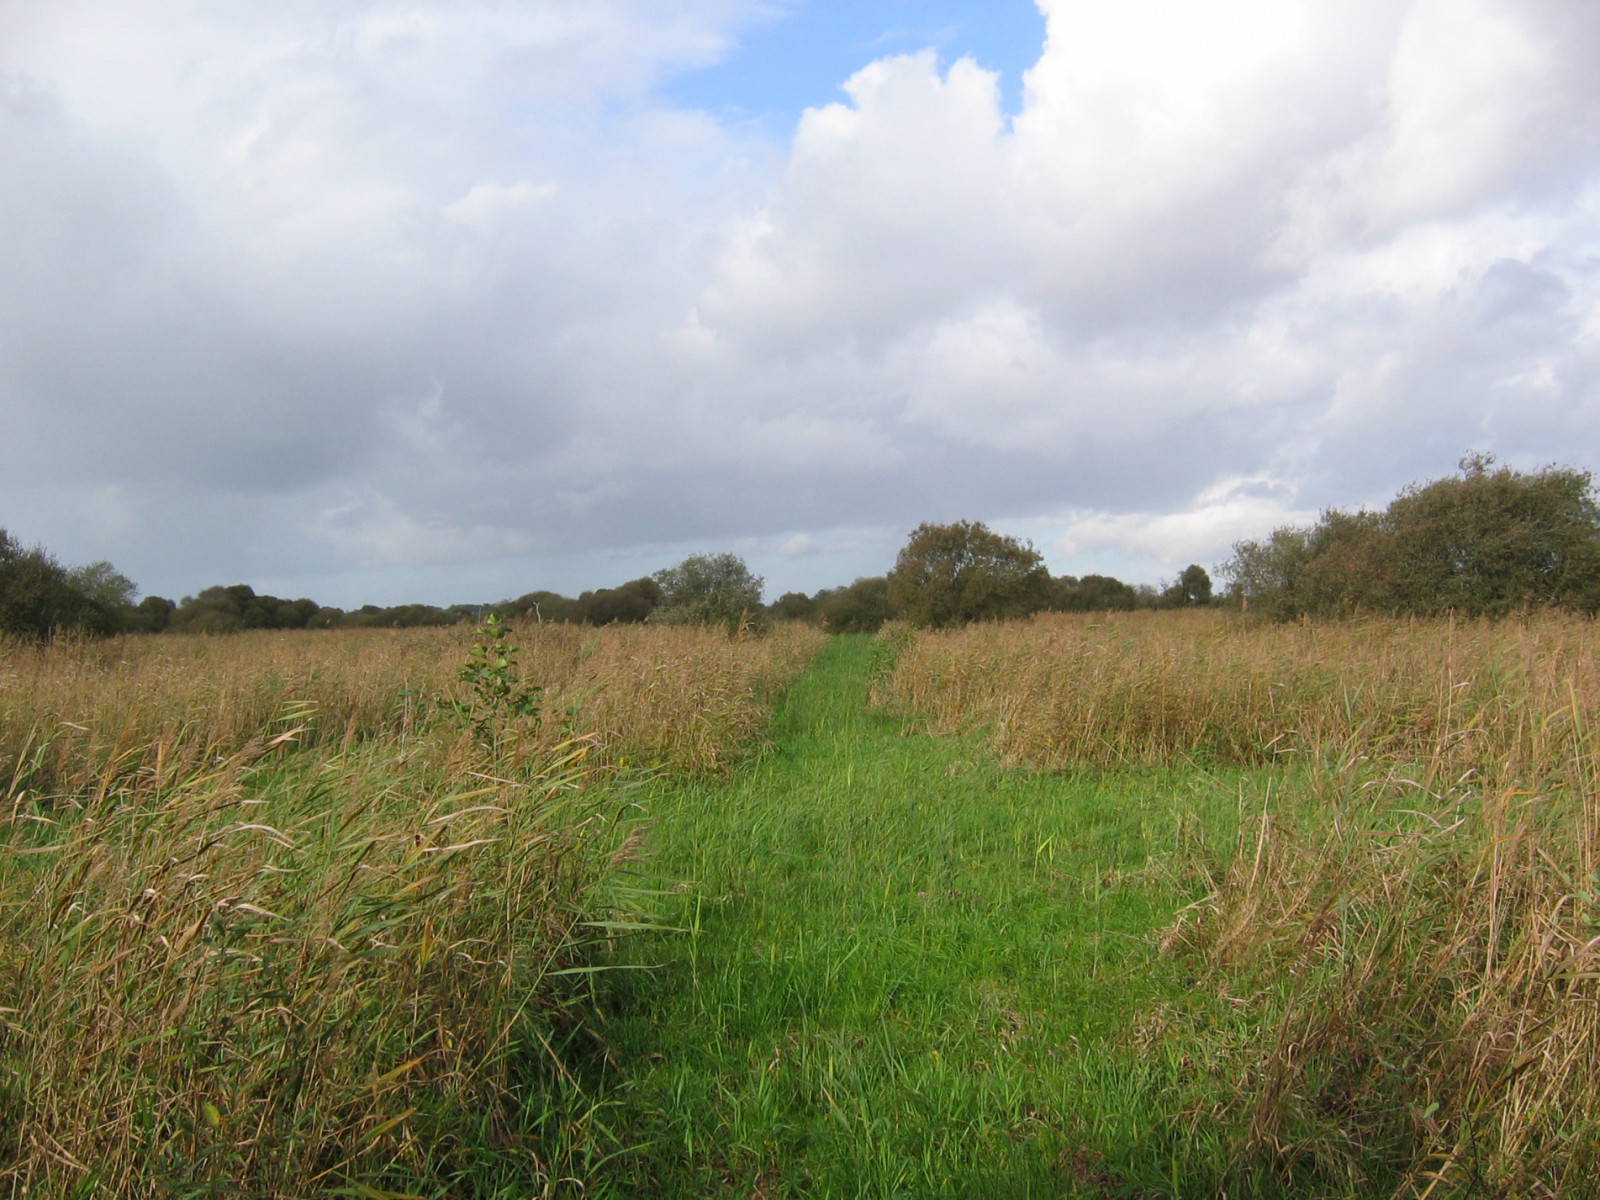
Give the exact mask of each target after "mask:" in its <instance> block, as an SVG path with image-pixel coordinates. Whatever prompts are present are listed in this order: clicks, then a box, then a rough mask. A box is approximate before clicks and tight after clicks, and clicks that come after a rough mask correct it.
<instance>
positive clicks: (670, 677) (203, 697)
mask: <svg viewBox="0 0 1600 1200" xmlns="http://www.w3.org/2000/svg"><path fill="white" fill-rule="evenodd" d="M819 637H820V635H818V634H817V633H815V631H813V630H811V629H809V628H808V627H805V626H801V625H785V626H781V627H779V628H778V629H777V630H775V631H774V632H773V633H772V634H771V635H770V636H768V637H765V638H750V639H732V640H731V639H729V638H728V637H727V636H726V635H725V634H722V633H720V632H718V631H715V630H708V629H700V628H690V627H683V626H675V627H670V628H656V627H644V626H612V627H609V628H606V629H599V630H595V629H582V628H576V627H571V626H566V625H543V626H540V625H526V626H522V627H520V628H519V629H517V630H516V631H515V635H514V639H513V640H514V642H515V643H516V644H517V645H518V646H519V647H520V649H521V663H520V669H521V671H522V674H523V677H524V678H525V679H526V680H528V681H530V682H532V683H535V684H538V685H539V686H540V687H542V688H543V689H544V691H543V696H544V720H543V723H542V726H541V728H540V729H538V730H534V731H530V733H529V736H530V738H531V741H532V742H533V743H534V744H536V745H542V746H545V747H548V746H550V745H552V744H554V743H555V742H558V741H561V740H562V739H564V738H565V737H568V736H571V735H572V734H573V733H575V732H582V733H587V734H591V735H593V737H594V739H595V741H596V745H597V752H598V753H600V754H601V755H602V757H605V756H610V757H624V756H629V755H631V756H633V757H634V758H636V759H644V760H647V761H650V762H653V763H661V764H664V765H666V766H667V767H669V768H671V769H674V770H689V771H701V770H711V769H716V768H719V767H721V766H724V765H726V763H727V762H728V761H730V759H732V758H735V757H737V756H738V755H739V754H741V753H743V752H744V750H745V749H746V748H747V747H748V746H749V744H750V742H751V740H752V739H753V738H755V737H756V736H757V735H758V734H759V732H760V730H761V729H762V728H763V727H764V724H765V721H766V716H767V711H768V707H769V701H770V699H771V697H772V696H773V695H775V694H777V693H778V692H780V691H781V690H782V688H783V687H784V686H785V685H786V684H787V682H788V681H789V680H790V679H792V678H793V677H794V676H795V675H796V674H797V673H798V672H799V671H800V670H801V669H802V668H803V667H804V665H805V663H806V662H808V661H809V660H810V658H811V656H812V655H813V654H814V653H815V652H816V649H817V646H818V645H819ZM475 638H476V634H475V633H474V632H473V631H471V630H470V629H463V628H459V627H457V628H447V629H410V630H328V631H309V632H255V633H243V634H236V635H231V636H227V637H128V638H117V639H112V640H109V641H84V642H77V643H73V642H66V641H61V642H56V643H53V644H51V645H48V646H43V647H41V646H38V645H35V644H34V643H31V642H22V641H5V640H0V763H3V764H5V766H6V767H9V768H10V771H11V773H12V774H16V773H17V772H21V773H22V774H23V775H26V776H28V777H30V778H36V779H37V780H38V781H40V782H41V783H44V782H45V781H64V782H66V783H69V784H71V785H73V786H77V785H79V784H81V783H83V782H84V781H86V780H88V779H90V778H91V777H93V776H95V775H97V774H98V773H100V772H103V771H105V770H112V771H120V770H125V769H131V767H132V766H133V765H135V764H137V765H139V766H143V765H147V763H146V760H147V759H148V758H149V756H150V755H151V754H152V753H155V752H156V751H157V749H158V748H159V749H160V753H162V754H164V755H167V756H171V755H173V754H178V755H180V756H183V755H186V756H189V757H190V758H192V759H193V761H194V762H200V761H204V760H207V759H210V758H215V757H216V756H217V755H219V754H220V755H224V756H225V755H229V754H233V753H236V752H237V751H239V750H241V749H243V748H244V747H245V746H246V745H247V744H248V743H249V742H250V741H251V739H253V738H259V737H261V736H263V734H264V735H265V736H266V737H271V736H273V735H275V734H276V733H278V732H282V731H283V730H284V729H287V728H289V727H291V726H292V727H294V728H297V729H299V730H300V733H299V734H298V735H297V739H298V744H300V745H301V746H316V745H323V744H327V743H329V742H334V743H338V744H342V745H346V746H348V745H350V744H353V743H355V742H358V741H366V740H372V739H380V740H394V741H396V742H400V743H405V742H408V741H411V740H414V739H416V738H418V737H419V736H421V735H422V734H423V732H425V731H434V730H436V728H437V726H438V725H439V723H440V722H441V720H445V721H447V720H448V718H449V716H450V714H451V712H452V709H451V705H452V703H453V702H455V701H458V700H464V699H467V698H468V697H467V695H466V693H467V689H466V688H465V687H464V686H463V684H462V683H461V681H460V679H459V673H460V669H461V664H462V662H463V660H464V659H465V657H466V654H467V651H468V649H469V647H470V646H471V645H472V643H473V641H474V640H475Z"/></svg>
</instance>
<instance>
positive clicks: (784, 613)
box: [769, 592, 821, 621]
mask: <svg viewBox="0 0 1600 1200" xmlns="http://www.w3.org/2000/svg"><path fill="white" fill-rule="evenodd" d="M818 594H819V595H820V594H821V593H818ZM769 607H770V611H771V613H772V615H773V616H774V617H776V618H778V620H780V621H809V620H811V619H812V618H813V617H814V616H816V613H817V602H816V601H815V600H813V599H812V598H811V597H810V596H808V595H806V594H805V593H804V592H785V593H784V594H783V595H781V596H779V597H778V598H777V599H776V600H774V601H773V602H772V604H771V605H770V606H769Z"/></svg>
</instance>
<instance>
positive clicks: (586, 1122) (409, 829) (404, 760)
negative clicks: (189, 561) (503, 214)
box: [0, 627, 817, 1197]
mask: <svg viewBox="0 0 1600 1200" xmlns="http://www.w3.org/2000/svg"><path fill="white" fill-rule="evenodd" d="M473 636H474V635H472V634H471V633H469V632H466V631H458V630H443V631H439V630H426V631H352V632H351V633H344V632H334V633H293V634H261V635H242V636H238V637H230V638H215V639H208V638H143V639H125V640H120V641H114V642H107V643H82V644H76V645H69V644H57V645H54V646H50V647H45V648H42V649H41V648H38V647H33V646H27V645H21V644H16V643H12V644H10V645H7V646H5V647H4V648H3V651H0V752H3V753H4V755H5V759H4V760H3V761H4V770H3V771H0V1181H4V1184H5V1185H6V1186H8V1187H9V1189H10V1194H12V1195H19V1196H20V1195H31V1196H41V1197H43V1196H58V1195H59V1196H66V1195H80V1196H93V1195H105V1196H151V1197H155V1196H161V1197H167V1196H185V1195H201V1194H205V1195H211V1194H218V1193H225V1194H231V1195H252V1196H283V1197H290V1196H304V1195H312V1194H347V1195H363V1196H369V1197H370V1196H382V1195H411V1194H419V1195H420V1194H429V1195H442V1194H459V1195H470V1194H483V1195H489V1194H494V1193H496V1192H497V1191H500V1192H506V1191H507V1189H509V1192H508V1194H516V1195H557V1194H564V1193H566V1192H576V1191H579V1190H581V1188H582V1185H583V1183H584V1181H585V1180H586V1179H587V1178H588V1177H589V1176H590V1174H591V1173H592V1172H593V1171H594V1170H595V1169H596V1166H597V1164H598V1163H599V1162H600V1161H601V1160H602V1159H603V1158H604V1157H605V1156H606V1155H607V1154H610V1153H613V1152H614V1151H615V1150H616V1149H617V1147H616V1146H615V1145H614V1144H612V1143H611V1142H609V1141H608V1140H607V1138H606V1136H605V1135H604V1132H603V1129H602V1128H601V1125H600V1121H599V1117H598V1116H597V1114H596V1112H595V1111H594V1101H593V1100H592V1099H591V1098H588V1097H587V1096H586V1095H585V1092H584V1090H583V1088H582V1087H581V1085H580V1081H579V1079H578V1074H577V1073H581V1071H580V1069H579V1067H578V1065H577V1064H578V1063H579V1062H580V1061H581V1060H582V1059H583V1058H584V1057H585V1056H586V1055H587V1056H593V1054H594V1053H595V1052H596V1051H595V1045H596V1043H595V1042H594V1040H593V1039H592V1038H591V1037H589V1036H588V1035H587V1034H586V1033H585V1030H586V1029H588V1028H589V1027H590V1025H591V1024H592V1022H591V1021H590V1017H591V1015H592V1013H591V1007H592V1005H591V1000H592V981H593V979H594V975H593V971H594V970H595V969H596V968H597V967H604V966H605V965H606V955H607V953H608V950H607V947H608V946H609V945H610V941H611V939H613V938H614V936H616V935H617V934H618V933H619V932H625V928H624V927H626V926H632V925H637V923H638V921H639V917H638V916H637V915H636V909H637V897H633V896H631V895H630V893H629V892H628V891H627V890H626V889H625V888H624V887H623V886H622V881H621V878H620V877H619V870H620V868H621V867H622V866H623V864H624V863H626V862H627V861H628V860H629V859H630V858H632V857H633V855H634V852H635V849H636V847H637V845H638V839H639V834H638V831H637V830H636V829H633V828H631V827H630V826H629V825H628V822H627V821H626V820H625V819H623V814H624V813H626V812H628V811H631V794H632V792H631V790H632V789H633V788H635V787H637V786H639V785H638V783H637V782H633V783H630V782H629V780H630V778H633V776H631V775H630V773H629V772H627V771H619V770H618V769H617V768H618V767H619V766H621V765H623V764H624V763H625V762H626V761H628V760H630V759H632V760H640V761H644V762H647V763H649V764H652V765H653V764H660V765H662V766H663V767H664V768H666V769H672V770H679V771H704V770H714V769H717V768H719V767H721V766H722V765H724V764H726V763H727V762H729V761H731V760H732V759H734V758H735V757H737V756H738V755H740V754H743V753H747V752H748V751H749V750H750V748H751V746H752V745H753V744H754V743H755V742H757V741H758V740H759V737H760V735H761V733H762V730H763V727H764V722H765V719H766V716H767V714H768V712H769V711H770V705H771V702H772V700H773V699H774V698H775V695H776V693H777V691H778V690H779V689H781V688H782V687H783V686H784V684H786V683H787V681H788V680H789V679H791V678H792V677H793V676H794V675H795V674H797V673H798V671H799V670H800V669H802V667H803V666H804V664H805V661H806V660H807V658H808V657H809V655H810V653H811V652H812V651H813V650H814V649H815V647H816V644H817V638H816V637H815V636H814V635H810V634H808V633H807V632H806V631H803V630H788V631H780V632H779V633H778V634H776V635H774V636H773V637H771V638H767V639H761V640H741V641H733V640H730V639H729V638H728V637H727V635H726V634H721V633H712V632H707V631H700V630H688V629H634V630H624V629H609V630H600V631H592V630H591V631H578V630H570V629H564V628H549V627H544V628H541V627H530V628H524V629H521V630H518V631H517V632H516V636H515V638H514V639H513V640H514V641H516V642H518V643H520V657H518V658H517V659H516V660H515V661H516V663H517V669H519V670H520V673H521V677H522V679H523V680H524V681H533V682H537V683H538V684H539V685H540V686H541V687H542V700H543V704H542V708H541V710H540V711H539V712H538V713H537V714H534V715H533V716H531V717H529V718H526V719H519V718H518V717H517V716H516V715H515V714H506V713H497V714H491V715H492V716H493V717H494V722H493V729H494V731H495V736H494V737H493V738H490V739H487V740H486V739H484V738H483V737H481V736H474V729H477V730H480V731H481V730H482V729H483V728H486V727H487V726H486V725H485V724H484V723H483V722H481V721H478V722H474V721H472V720H470V719H469V718H470V717H472V716H481V715H482V714H481V713H472V712H470V711H469V710H471V709H472V708H473V706H474V705H481V703H482V696H481V695H479V696H474V694H473V692H472V689H471V688H470V687H469V686H468V685H467V684H466V683H464V682H463V681H462V679H461V678H460V672H461V667H462V663H463V661H464V660H465V658H466V656H467V652H468V650H469V649H470V647H471V644H472V642H473ZM618 917H620V918H621V925H620V926H619V925H618V923H617V918H618ZM585 1047H587V1048H585ZM575 1072H576V1073H575Z"/></svg>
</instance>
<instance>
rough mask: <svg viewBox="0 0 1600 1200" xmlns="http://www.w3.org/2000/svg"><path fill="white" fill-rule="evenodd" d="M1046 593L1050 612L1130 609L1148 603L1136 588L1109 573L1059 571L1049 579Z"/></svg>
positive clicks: (1128, 610) (1130, 610)
mask: <svg viewBox="0 0 1600 1200" xmlns="http://www.w3.org/2000/svg"><path fill="white" fill-rule="evenodd" d="M1046 595H1047V597H1048V602H1047V604H1046V607H1047V608H1049V609H1050V611H1052V612H1132V611H1133V610H1134V609H1136V608H1143V607H1145V605H1146V604H1147V598H1146V597H1145V596H1143V595H1141V594H1140V592H1139V589H1138V588H1136V587H1134V586H1133V585H1132V584H1127V583H1123V582H1122V580H1120V579H1115V578H1113V577H1112V576H1110V575H1085V576H1084V577H1083V578H1082V579H1077V578H1074V577H1073V576H1071V575H1061V576H1058V577H1057V578H1055V579H1052V580H1051V581H1050V586H1049V589H1048V590H1047V592H1046Z"/></svg>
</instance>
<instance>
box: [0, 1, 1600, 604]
mask: <svg viewBox="0 0 1600 1200" xmlns="http://www.w3.org/2000/svg"><path fill="white" fill-rule="evenodd" d="M1596 60H1600V5H1594V4H1592V3H1589V2H1588V0H1211V2H1210V3H1207V4H1204V5H1198V4H1194V3H1193V2H1192V0H1122V2H1121V3H1118V4H1106V3H1104V2H1103V0H1039V3H1038V5H1037V7H1035V6H1034V5H1032V4H1029V3H1025V2H1020V0H990V2H988V3H984V4H979V3H969V2H967V0H868V2H862V3H851V4H844V3H823V2H822V0H582V2H579V0H436V2H435V0H277V2H275V3H273V4H270V5H263V4H260V3H256V2H254V0H206V2H205V3H198V2H196V0H141V3H139V4H137V5H130V4H127V3H125V2H123V0H52V2H51V3H49V4H34V3H28V2H26V0H0V526H3V527H5V528H6V529H8V530H9V531H10V532H11V533H12V534H13V535H14V536H16V537H18V538H20V539H21V540H22V541H24V542H25V543H28V544H32V543H35V542H37V543H42V544H43V545H45V546H46V547H47V548H49V549H50V550H51V551H53V552H54V553H55V554H56V555H57V556H58V557H60V558H61V559H62V560H63V561H65V562H68V563H83V562H89V561H95V560H102V559H109V560H110V561H112V562H114V563H115V564H116V565H117V566H118V567H119V568H120V569H122V570H123V571H124V572H125V573H126V574H128V575H129V576H130V577H131V578H133V579H134V580H135V581H136V582H137V583H138V584H139V585H140V587H141V588H142V589H143V591H144V592H146V593H147V594H161V595H166V596H170V597H173V598H177V597H180V596H183V595H186V594H192V593H194V592H196V591H198V590H199V589H200V588H203V587H206V586H209V585H212V584H217V583H234V582H246V583H250V584H252V585H253V586H255V587H256V588H257V589H258V590H262V591H270V592H273V593H275V594H278V595H290V596H301V595H306V596H311V597H313V598H315V599H317V600H319V601H320V602H322V603H328V604H339V605H342V606H346V607H348V606H352V605H357V604H361V603H367V602H370V603H379V604H389V603H400V602H408V601H420V602H429V603H438V604H447V603H454V602H461V601H484V600H493V599H499V598H504V597H511V596H515V595H518V594H521V593H523V592H526V591H531V590H534V589H539V588H550V589H553V590H557V591H564V592H567V593H569V594H574V593H576V592H578V591H580V590H583V589H587V588H595V587H605V586H612V585H615V584H617V583H620V582H622V581H624V580H627V579H630V578H634V577H637V576H638V575H641V574H646V573H649V572H651V571H654V570H657V569H659V568H661V567H664V566H668V565H671V564H672V563H674V562H676V561H678V560H679V559H681V558H682V557H684V556H685V555H687V554H690V553H700V552H721V551H733V552H736V553H739V554H742V555H743V556H744V557H745V559H746V560H747V561H748V562H749V563H750V565H751V567H752V569H754V570H755V571H756V572H757V573H759V574H762V575H763V576H765V578H766V581H767V593H768V595H769V597H770V596H776V595H777V594H779V593H781V592H785V591H790V590H804V591H813V590H815V589H816V588H819V587H823V586H831V585H836V584H841V583H846V582H849V581H850V580H851V579H852V578H855V577H856V576H859V575H866V574H878V573H882V572H883V571H884V570H886V569H887V568H888V567H889V566H890V565H892V563H893V561H894V555H895V553H896V551H897V550H898V549H899V547H900V546H901V545H903V544H904V542H905V540H906V537H907V535H908V534H909V532H910V531H911V530H912V529H913V528H914V527H915V526H916V525H917V524H919V523H920V522H923V521H936V522H943V521H951V520H957V519H972V520H984V521H986V522H988V523H989V524H990V526H991V527H993V528H995V529H997V530H999V531H1001V532H1003V533H1008V534H1013V535H1015V536H1018V537H1024V538H1028V539H1031V540H1032V541H1033V543H1034V545H1035V546H1036V547H1037V548H1038V549H1039V550H1040V551H1041V552H1042V553H1043V555H1044V556H1045V559H1046V561H1047V562H1048V563H1049V565H1050V567H1051V569H1052V570H1053V571H1054V572H1055V573H1057V574H1065V573H1070V574H1075V575H1082V574H1087V573H1091V572H1099V573H1108V574H1115V575H1118V576H1119V577H1121V578H1124V579H1128V580H1130V581H1137V582H1151V583H1159V582H1160V581H1162V580H1164V579H1170V578H1172V577H1173V576H1175V575H1176V574H1177V573H1178V572H1179V571H1181V570H1182V569H1183V567H1184V566H1185V565H1187V564H1188V563H1190V562H1198V563H1201V564H1202V565H1205V566H1207V567H1214V566H1216V565H1217V564H1218V563H1220V562H1222V561H1223V560H1225V559H1226V558H1227V557H1228V555H1229V553H1230V547H1231V546H1232V544H1233V543H1234V542H1235V541H1237V540H1239V539H1241V538H1250V537H1259V536H1262V535H1264V534H1266V533H1267V532H1269V531H1270V530H1271V529H1273V528H1275V527H1277V526H1280V525H1283V524H1288V523H1303V522H1307V521H1310V520H1314V519H1315V517H1316V515H1317V513H1318V512H1319V511H1320V510H1322V509H1323V508H1325V507H1328V506H1341V507H1357V506H1361V505H1382V504H1384V503H1386V502H1387V501H1388V499H1389V498H1391V497H1392V496H1393V495H1394V493H1395V492H1396V491H1397V490H1399V489H1400V488H1402V487H1404V486H1406V485H1407V484H1410V483H1412V482H1415V481H1419V480H1425V479H1431V478H1438V477H1440V476H1443V475H1447V474H1449V473H1451V472H1452V471H1453V470H1455V468H1456V464H1457V462H1458V461H1459V460H1460V459H1461V458H1462V456H1463V455H1464V454H1466V453H1467V452H1468V451H1483V452H1488V453H1492V454H1494V455H1496V456H1498V458H1499V460H1500V461H1502V462H1504V463H1508V464H1510V465H1512V466H1516V467H1519V468H1522V469H1530V470H1531V469H1537V468H1539V467H1541V466H1544V465H1546V464H1549V463H1559V464H1563V465H1568V466H1575V467H1579V468H1583V469H1588V468H1591V467H1596V466H1600V420H1597V418H1600V61H1596Z"/></svg>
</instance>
